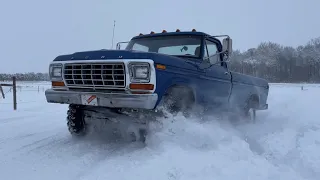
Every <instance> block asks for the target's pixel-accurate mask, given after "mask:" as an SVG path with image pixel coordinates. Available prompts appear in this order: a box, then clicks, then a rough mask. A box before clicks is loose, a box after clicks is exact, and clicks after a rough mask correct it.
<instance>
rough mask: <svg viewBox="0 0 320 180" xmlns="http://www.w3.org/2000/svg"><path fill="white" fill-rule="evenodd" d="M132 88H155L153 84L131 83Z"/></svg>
mask: <svg viewBox="0 0 320 180" xmlns="http://www.w3.org/2000/svg"><path fill="white" fill-rule="evenodd" d="M129 87H130V89H133V90H153V88H154V85H153V84H130V85H129Z"/></svg>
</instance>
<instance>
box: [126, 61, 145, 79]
mask: <svg viewBox="0 0 320 180" xmlns="http://www.w3.org/2000/svg"><path fill="white" fill-rule="evenodd" d="M128 66H129V74H130V81H131V82H133V83H149V82H150V80H151V67H150V64H149V63H147V62H131V63H129V65H128ZM138 68H146V69H147V77H145V78H141V77H137V76H136V73H137V71H136V69H138Z"/></svg>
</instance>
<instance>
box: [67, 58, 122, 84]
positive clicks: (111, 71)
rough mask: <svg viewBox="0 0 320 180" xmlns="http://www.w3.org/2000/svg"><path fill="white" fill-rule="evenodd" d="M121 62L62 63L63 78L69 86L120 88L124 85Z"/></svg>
mask: <svg viewBox="0 0 320 180" xmlns="http://www.w3.org/2000/svg"><path fill="white" fill-rule="evenodd" d="M125 74H126V73H125V68H124V64H123V63H72V64H65V65H64V79H65V81H66V85H67V86H68V87H69V88H70V89H73V88H87V89H93V90H95V89H97V90H98V89H122V88H125V85H126V77H125Z"/></svg>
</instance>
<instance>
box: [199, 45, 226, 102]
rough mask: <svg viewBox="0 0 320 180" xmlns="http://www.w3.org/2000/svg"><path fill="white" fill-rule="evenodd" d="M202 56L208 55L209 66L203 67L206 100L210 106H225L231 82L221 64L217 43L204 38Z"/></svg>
mask: <svg viewBox="0 0 320 180" xmlns="http://www.w3.org/2000/svg"><path fill="white" fill-rule="evenodd" d="M204 45H205V48H204V57H210V56H212V55H214V54H216V55H215V56H212V57H210V58H209V59H208V60H209V61H210V64H211V67H209V68H207V69H205V70H204V71H205V74H206V78H207V79H208V80H209V81H207V82H209V83H208V84H207V88H208V89H209V91H208V93H209V94H208V93H207V98H206V99H207V101H208V103H209V104H208V105H210V106H214V107H216V106H219V107H222V108H223V107H227V106H228V101H229V95H230V93H231V88H232V83H231V74H230V72H229V71H228V69H227V67H224V66H222V65H221V63H220V61H221V59H220V55H218V54H217V53H218V48H217V44H216V43H215V42H214V41H213V40H210V39H206V40H205V43H204Z"/></svg>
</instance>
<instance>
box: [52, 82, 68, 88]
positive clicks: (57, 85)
mask: <svg viewBox="0 0 320 180" xmlns="http://www.w3.org/2000/svg"><path fill="white" fill-rule="evenodd" d="M51 85H52V87H63V86H65V85H64V82H61V81H52V82H51Z"/></svg>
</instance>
